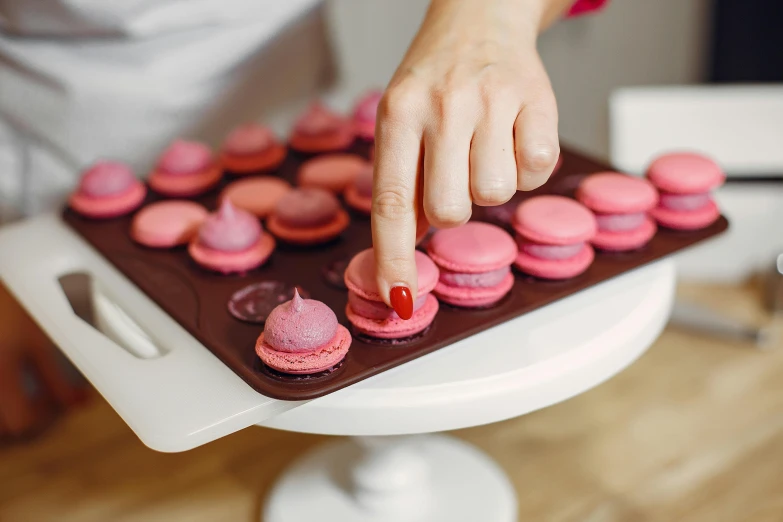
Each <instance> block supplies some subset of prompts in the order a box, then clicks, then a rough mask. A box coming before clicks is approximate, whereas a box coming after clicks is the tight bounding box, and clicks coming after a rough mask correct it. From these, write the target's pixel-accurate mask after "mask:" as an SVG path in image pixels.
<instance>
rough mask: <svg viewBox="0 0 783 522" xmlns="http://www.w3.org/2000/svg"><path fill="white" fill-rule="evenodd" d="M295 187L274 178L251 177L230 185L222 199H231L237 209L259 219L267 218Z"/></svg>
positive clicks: (224, 190)
mask: <svg viewBox="0 0 783 522" xmlns="http://www.w3.org/2000/svg"><path fill="white" fill-rule="evenodd" d="M292 189H293V187H291V184H290V183H288V182H287V181H285V180H283V179H280V178H276V177H272V176H251V177H247V178H243V179H239V180H237V181H234V182H233V183H230V184H229V185H228V186H227V187H226V188H225V189H223V192H221V193H220V199H221V200H223V199H229V200H230V201H231V203H233V204H234V206H235V207H237V208H241V209H242V210H246V211H248V212H250V213H251V214H254V215H255V216H256V217H259V218H266V217H267V216H269V215H270V214H271V213H272V212H274V210H275V207H276V206H277V204H278V203H279V202H280V199H281V198H282V197H283V196H285V195H286V194H288V193H289V192H290V191H291V190H292Z"/></svg>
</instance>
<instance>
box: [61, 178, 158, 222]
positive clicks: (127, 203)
mask: <svg viewBox="0 0 783 522" xmlns="http://www.w3.org/2000/svg"><path fill="white" fill-rule="evenodd" d="M146 196H147V187H145V186H144V184H143V183H141V182H139V181H137V182H135V183H134V184H133V185H132V186H131V187H130V188H128V190H126V191H125V192H123V193H121V194H117V195H114V196H105V197H101V198H92V197H87V196H84V195H83V194H80V193H79V192H74V193H73V194H71V196H70V198H69V199H68V204H69V205H70V207H71V208H72V209H73V210H75V211H76V212H78V213H79V214H81V215H83V216H85V217H89V218H93V219H109V218H114V217H119V216H124V215H125V214H128V213H130V212H133V211H134V210H136V209H137V208H138V207H139V206H140V205H141V204H142V203H143V202H144V198H145V197H146Z"/></svg>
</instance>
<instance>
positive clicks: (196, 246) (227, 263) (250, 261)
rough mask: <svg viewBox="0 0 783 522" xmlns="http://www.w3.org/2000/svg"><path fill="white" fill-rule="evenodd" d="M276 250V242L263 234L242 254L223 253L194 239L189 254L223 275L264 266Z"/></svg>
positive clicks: (204, 265) (189, 247) (201, 263)
mask: <svg viewBox="0 0 783 522" xmlns="http://www.w3.org/2000/svg"><path fill="white" fill-rule="evenodd" d="M274 249H275V240H274V238H272V237H271V236H270V235H269V234H263V235H262V236H261V238H260V239H259V240H258V241H257V242H256V244H255V245H253V246H251V247H250V248H248V249H247V250H242V251H241V252H221V251H219V250H214V249H212V248H207V247H205V246H203V245H201V244H200V243H199V241H198V239H194V240H192V241H191V242H190V244H189V245H188V253H189V254H190V257H192V258H193V260H194V261H195V262H196V263H198V264H199V265H201V266H202V267H204V268H207V269H209V270H213V271H215V272H220V273H222V274H231V273H237V272H239V273H241V272H247V271H248V270H253V269H254V268H257V267H259V266H261V265H263V264H264V263H265V262H266V260H267V259H269V256H270V255H272V252H273V251H274Z"/></svg>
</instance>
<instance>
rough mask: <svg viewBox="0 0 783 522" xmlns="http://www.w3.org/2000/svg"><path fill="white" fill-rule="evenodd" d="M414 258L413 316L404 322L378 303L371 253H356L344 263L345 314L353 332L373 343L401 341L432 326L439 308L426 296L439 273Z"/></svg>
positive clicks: (420, 256)
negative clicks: (376, 341)
mask: <svg viewBox="0 0 783 522" xmlns="http://www.w3.org/2000/svg"><path fill="white" fill-rule="evenodd" d="M415 255H416V267H417V270H418V292H417V298H416V300H415V302H414V312H413V316H412V317H411V318H410V319H407V320H404V319H402V318H400V317H399V316H398V315H397V314H396V313H395V312H394V311H393V310H392V309H391V308H388V307H387V306H386V305H385V304H384V303H383V302H382V299H381V295H380V292H379V290H378V284H377V281H376V271H375V253H374V251H373V250H372V249H367V250H363V251H362V252H359V253H358V254H357V255H356V256H354V258H353V259H352V260H351V262H350V263H348V267H347V268H346V269H345V285H346V286H347V287H348V291H349V297H348V305H347V306H346V309H345V313H346V316H347V317H348V321H349V322H350V323H351V324H352V325H353V327H354V328H355V329H356V331H358V332H359V333H362V334H364V335H367V336H369V337H374V338H377V339H404V338H406V337H411V336H413V335H416V334H418V333H420V332H422V331H423V330H425V329H426V328H427V327H428V326H429V325H430V324H432V321H433V320H434V319H435V316H436V315H437V313H438V308H439V306H438V300H437V299H436V298H435V297H434V296H433V295H432V294H431V293H430V292H432V290H433V289H434V288H435V286H436V285H437V283H438V276H439V271H438V267H437V266H436V265H435V263H433V262H432V260H431V259H430V258H429V257H427V256H426V255H425V254H424V253H422V252H419V251H416V254H415ZM372 303H375V304H374V305H373V304H372ZM384 309H385V310H386V313H384Z"/></svg>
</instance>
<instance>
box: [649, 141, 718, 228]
mask: <svg viewBox="0 0 783 522" xmlns="http://www.w3.org/2000/svg"><path fill="white" fill-rule="evenodd" d="M647 179H649V180H650V182H651V183H652V184H653V185H655V187H657V188H658V190H659V191H660V192H661V196H660V202H659V204H658V206H657V207H655V208H654V209H653V210H652V211H651V215H652V216H653V217H654V218H655V219H656V221H658V223H659V224H660V225H661V226H664V227H667V228H672V229H675V230H699V229H702V228H705V227H708V226H710V225H711V224H713V223H715V222H716V221H717V220H718V218H720V210H719V209H718V206H717V205H716V204H715V201H714V200H713V199H712V196H711V194H710V192H711V191H712V190H714V189H716V188H718V187H720V186H721V185H722V184H723V182H724V181H725V180H726V175H725V174H724V172H723V170H722V169H721V168H720V166H719V165H718V164H717V163H716V162H715V161H713V160H712V159H710V158H708V157H706V156H702V155H700V154H695V153H687V152H680V153H673V154H665V155H663V156H660V157H658V158H657V159H655V160H654V161H653V162H652V163H651V164H650V166H649V168H648V169H647Z"/></svg>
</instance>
